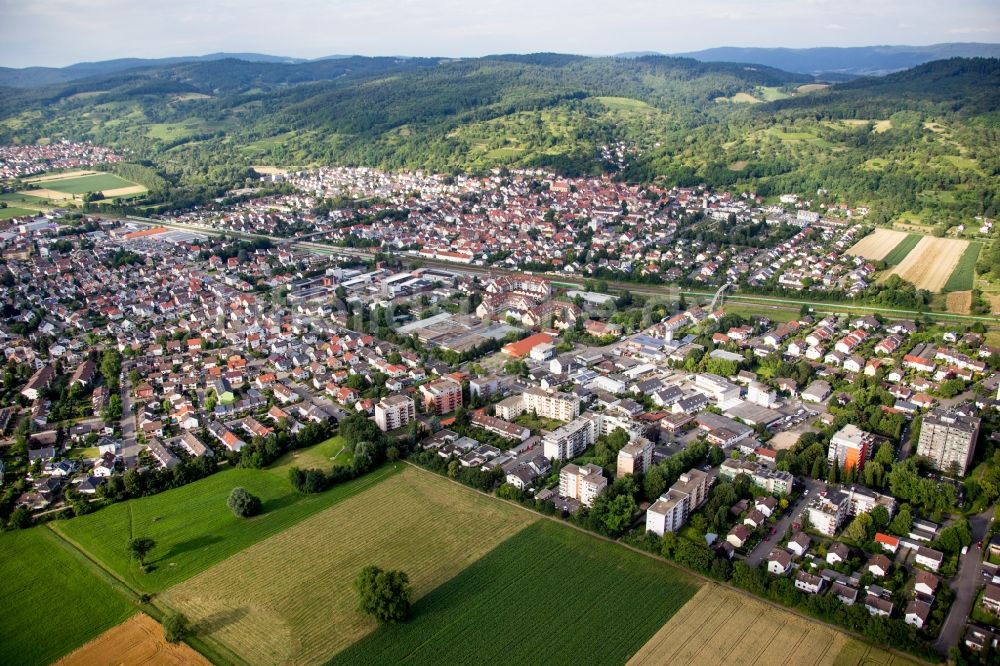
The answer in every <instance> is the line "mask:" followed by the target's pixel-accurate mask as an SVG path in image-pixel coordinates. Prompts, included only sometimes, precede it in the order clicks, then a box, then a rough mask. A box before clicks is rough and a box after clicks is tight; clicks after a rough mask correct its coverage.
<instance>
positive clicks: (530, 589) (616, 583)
mask: <svg viewBox="0 0 1000 666" xmlns="http://www.w3.org/2000/svg"><path fill="white" fill-rule="evenodd" d="M698 585H699V583H698V582H696V581H695V580H693V579H691V578H690V577H689V576H688V575H687V574H685V573H682V572H680V571H679V570H677V569H674V568H672V567H670V566H668V565H666V564H665V563H663V562H658V561H656V560H653V559H651V558H649V557H646V556H644V555H640V554H638V553H635V552H632V551H629V550H625V549H623V548H621V547H620V546H617V545H614V544H611V543H607V542H605V541H601V540H598V539H596V538H594V537H592V536H589V535H587V534H583V533H581V532H578V531H576V530H574V529H572V528H569V527H566V526H564V525H559V524H558V523H555V522H552V521H549V520H542V521H540V522H538V523H536V524H534V525H532V526H531V527H528V528H526V529H525V530H523V531H522V532H520V533H518V534H516V535H514V536H513V537H511V538H510V539H508V540H507V541H505V542H503V543H502V544H500V545H499V546H497V547H496V548H495V549H494V550H493V551H492V552H490V553H489V554H488V555H486V556H485V557H483V558H482V559H480V560H479V561H478V562H476V563H474V564H472V565H471V566H469V567H468V568H467V569H465V570H464V571H462V573H460V574H459V575H458V576H456V577H454V578H453V579H451V580H450V581H449V582H447V583H445V584H444V585H441V586H440V587H439V588H437V589H436V590H434V591H433V592H431V593H430V594H428V595H427V596H425V597H423V598H422V599H420V600H419V601H418V602H417V603H416V604H414V608H413V611H414V614H413V618H412V619H411V620H410V621H409V622H407V623H404V624H401V625H397V626H392V627H384V628H380V629H379V630H378V631H376V632H374V633H372V634H370V635H369V636H368V637H366V638H364V639H362V640H361V641H359V642H357V643H355V644H354V645H352V646H350V647H349V648H347V649H346V650H344V651H343V652H341V653H339V654H337V655H336V656H335V657H334V659H333V661H332V663H333V664H345V665H346V664H388V663H398V662H402V661H406V662H407V663H412V664H450V663H476V664H488V663H508V664H517V663H520V664H528V663H546V664H577V663H580V662H581V660H583V661H586V662H587V663H595V664H613V663H619V664H620V663H624V662H625V660H627V659H628V658H629V656H630V655H632V654H633V653H634V652H635V651H636V650H637V649H639V648H640V647H641V646H642V645H643V644H644V643H645V642H646V641H647V640H648V639H649V637H650V636H652V635H653V634H654V633H655V632H656V630H657V628H658V627H660V626H661V625H662V624H663V623H664V622H665V621H666V620H667V618H669V617H670V616H671V615H673V614H674V613H676V612H677V611H678V610H680V609H681V608H682V607H684V606H685V604H686V603H689V600H690V599H691V597H692V596H693V595H694V594H695V592H696V591H697V589H698ZM556 625H557V626H558V631H557V630H555V629H553V630H551V631H549V630H543V629H541V628H542V627H555V626H556ZM484 628H488V629H486V631H487V632H488V633H487V634H486V636H487V638H486V640H483V636H484ZM583 655H586V657H585V658H584V657H583Z"/></svg>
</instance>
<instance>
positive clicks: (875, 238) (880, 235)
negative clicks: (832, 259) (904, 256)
mask: <svg viewBox="0 0 1000 666" xmlns="http://www.w3.org/2000/svg"><path fill="white" fill-rule="evenodd" d="M914 235H915V234H914ZM908 238H909V237H908V235H907V234H905V233H903V232H902V231H893V230H892V229H876V230H875V231H873V232H872V233H870V234H868V235H867V236H865V237H864V238H862V239H861V240H859V241H858V242H857V243H855V244H854V245H852V246H851V247H850V248H848V250H847V254H849V255H851V256H856V257H864V258H865V259H872V260H875V261H878V260H880V259H885V258H886V256H888V255H889V254H890V253H892V252H893V251H894V250H895V248H897V247H898V246H899V245H900V244H902V243H903V241H906V240H908ZM917 240H918V241H919V240H920V237H919V236H917ZM914 245H916V242H914ZM911 247H912V246H911ZM896 263H899V262H896Z"/></svg>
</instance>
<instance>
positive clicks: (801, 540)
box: [788, 532, 811, 557]
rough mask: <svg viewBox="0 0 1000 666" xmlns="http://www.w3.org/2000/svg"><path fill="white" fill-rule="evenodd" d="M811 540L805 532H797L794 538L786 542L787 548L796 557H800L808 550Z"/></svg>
mask: <svg viewBox="0 0 1000 666" xmlns="http://www.w3.org/2000/svg"><path fill="white" fill-rule="evenodd" d="M810 543H811V540H810V539H809V535H807V534H806V533H805V532H799V533H798V534H796V535H795V538H794V539H792V540H791V541H789V542H788V550H790V551H791V552H793V553H795V556H796V557H802V556H803V555H805V554H806V551H808V550H809V544H810Z"/></svg>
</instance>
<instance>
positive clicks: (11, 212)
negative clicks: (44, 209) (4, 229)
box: [0, 206, 38, 220]
mask: <svg viewBox="0 0 1000 666" xmlns="http://www.w3.org/2000/svg"><path fill="white" fill-rule="evenodd" d="M37 214H38V211H37V210H28V209H27V208H17V207H16V206H7V207H6V208H0V220H9V219H10V218H12V217H23V216H25V215H37Z"/></svg>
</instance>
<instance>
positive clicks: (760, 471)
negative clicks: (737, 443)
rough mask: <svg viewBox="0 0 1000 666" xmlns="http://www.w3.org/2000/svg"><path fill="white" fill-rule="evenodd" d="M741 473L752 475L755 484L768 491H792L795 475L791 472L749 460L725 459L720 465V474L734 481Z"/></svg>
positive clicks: (784, 493)
mask: <svg viewBox="0 0 1000 666" xmlns="http://www.w3.org/2000/svg"><path fill="white" fill-rule="evenodd" d="M740 474H746V475H747V476H749V477H750V479H751V481H753V484H754V485H755V486H757V487H759V488H761V489H762V490H765V491H766V492H768V493H771V494H776V495H787V494H788V493H790V492H791V491H792V483H793V482H794V481H795V477H793V476H792V474H791V472H784V471H781V470H773V469H770V468H768V467H766V466H764V465H759V464H757V463H755V462H751V461H749V460H733V459H731V458H730V459H729V460H725V461H723V463H722V465H721V466H720V467H719V476H720V477H722V478H723V479H726V480H729V481H732V480H733V479H735V478H736V477H737V476H738V475H740Z"/></svg>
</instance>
